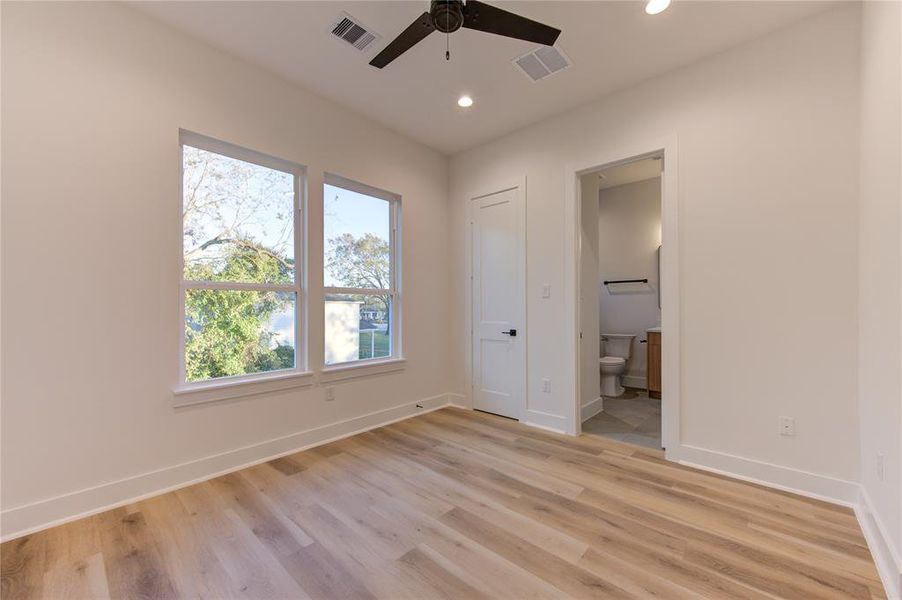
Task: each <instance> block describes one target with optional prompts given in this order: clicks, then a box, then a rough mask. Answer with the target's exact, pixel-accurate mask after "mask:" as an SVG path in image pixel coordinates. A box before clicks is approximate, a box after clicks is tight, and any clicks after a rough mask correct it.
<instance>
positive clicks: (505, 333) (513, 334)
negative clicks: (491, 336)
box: [501, 329, 517, 337]
mask: <svg viewBox="0 0 902 600" xmlns="http://www.w3.org/2000/svg"><path fill="white" fill-rule="evenodd" d="M501 333H503V334H504V335H509V336H511V337H517V330H516V329H511V330H510V331H502V332H501Z"/></svg>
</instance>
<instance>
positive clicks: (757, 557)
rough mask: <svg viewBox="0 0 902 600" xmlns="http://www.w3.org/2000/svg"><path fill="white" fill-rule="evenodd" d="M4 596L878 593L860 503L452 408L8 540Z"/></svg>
mask: <svg viewBox="0 0 902 600" xmlns="http://www.w3.org/2000/svg"><path fill="white" fill-rule="evenodd" d="M0 563H2V566H0V595H2V596H3V598H4V600H5V599H6V598H24V599H32V598H35V599H36V598H53V599H56V598H176V597H178V598H189V597H191V598H209V599H217V600H218V599H220V598H253V599H266V598H301V599H303V598H314V599H317V600H320V599H322V600H331V599H333V598H335V599H344V598H360V599H366V600H371V599H374V598H386V599H388V600H405V599H410V600H422V599H430V600H431V599H440V598H447V599H467V600H469V599H477V600H484V599H487V598H504V599H507V598H518V599H519V598H536V599H540V598H541V599H546V598H578V599H579V598H647V597H659V598H667V599H668V600H670V599H672V600H689V599H690V598H711V599H717V600H721V599H724V598H747V599H750V600H763V599H773V598H787V599H792V600H796V599H799V598H805V599H808V598H811V599H819V598H823V599H834V598H883V597H885V596H884V592H883V588H882V586H881V584H880V579H879V576H878V574H877V571H876V568H875V566H874V563H873V560H872V558H871V555H870V552H869V551H868V547H867V544H866V542H865V540H864V537H863V536H862V533H861V531H860V528H859V526H858V523H857V521H856V518H855V515H854V514H853V513H852V511H851V510H849V509H847V508H845V507H841V506H836V505H833V504H830V503H826V502H823V501H819V500H812V499H809V498H803V497H800V496H796V495H793V494H790V493H787V492H783V491H778V490H771V489H769V488H766V487H764V486H761V485H755V484H749V483H746V482H743V481H739V480H735V479H730V478H728V477H726V476H724V475H720V474H716V473H709V472H705V471H700V470H696V469H692V468H690V467H686V466H683V465H676V464H673V463H669V462H667V461H666V460H664V457H663V454H662V453H661V452H659V451H656V450H651V449H645V448H638V447H634V446H629V445H626V444H622V443H618V442H614V441H610V440H605V439H602V438H600V437H596V436H591V435H585V436H580V437H571V436H565V435H562V434H556V433H553V432H548V431H544V430H539V429H535V428H531V427H526V426H524V425H521V424H520V423H517V422H515V421H512V420H509V419H503V418H500V417H496V416H494V415H487V414H482V413H478V412H475V411H467V410H462V409H456V408H449V409H442V410H439V411H435V412H432V413H427V414H425V415H421V416H419V417H416V418H413V419H409V420H407V421H402V422H399V423H395V424H392V425H389V426H386V427H382V428H379V429H376V430H372V431H369V432H366V433H361V434H358V435H356V436H353V437H351V438H347V439H343V440H339V441H336V442H332V443H330V444H327V445H324V446H320V447H318V448H314V449H311V450H307V451H304V452H298V453H295V454H290V455H287V456H283V457H281V458H278V459H275V460H272V461H269V462H267V463H263V464H259V465H256V466H253V467H249V468H247V469H243V470H241V471H238V472H235V473H231V474H227V475H224V476H221V477H217V478H214V479H211V480H210V481H207V482H204V483H200V484H196V485H192V486H190V487H187V488H183V489H181V490H177V491H175V492H171V493H168V494H163V495H161V496H158V497H156V498H151V499H149V500H144V501H141V502H135V503H133V504H129V505H127V506H124V507H121V508H118V509H115V510H112V511H108V512H106V513H102V514H100V515H95V516H94V517H89V518H86V519H81V520H79V521H75V522H72V523H68V524H65V525H61V526H59V527H54V528H52V529H49V530H47V531H43V532H39V533H35V534H31V535H28V536H24V537H22V538H19V539H15V540H12V541H9V542H6V543H4V544H3V545H2V546H0Z"/></svg>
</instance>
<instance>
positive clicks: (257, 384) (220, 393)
mask: <svg viewBox="0 0 902 600" xmlns="http://www.w3.org/2000/svg"><path fill="white" fill-rule="evenodd" d="M312 385H313V373H312V372H310V371H305V372H291V373H280V374H273V375H263V376H260V377H256V378H253V379H242V380H239V381H219V382H211V383H201V384H195V385H188V386H180V387H177V388H175V389H174V390H173V391H172V396H173V406H174V407H175V408H182V407H185V406H194V405H196V404H207V403H209V402H220V401H222V400H231V399H234V398H243V397H245V396H255V395H257V394H267V393H271V392H281V391H283V390H290V389H293V388H299V387H309V386H312Z"/></svg>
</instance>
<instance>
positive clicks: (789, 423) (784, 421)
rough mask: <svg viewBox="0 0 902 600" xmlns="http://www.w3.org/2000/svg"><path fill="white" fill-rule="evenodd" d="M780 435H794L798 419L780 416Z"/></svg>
mask: <svg viewBox="0 0 902 600" xmlns="http://www.w3.org/2000/svg"><path fill="white" fill-rule="evenodd" d="M779 428H780V429H779V432H780V435H786V436H792V435H795V434H796V420H795V419H794V418H792V417H780V420H779Z"/></svg>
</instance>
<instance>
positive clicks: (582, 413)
mask: <svg viewBox="0 0 902 600" xmlns="http://www.w3.org/2000/svg"><path fill="white" fill-rule="evenodd" d="M602 410H604V397H602V396H599V397H598V398H596V399H595V400H591V401H590V402H587V403H586V404H583V405H582V406H581V407H580V409H579V420H580V423H582V422H583V421H585V420H586V419H591V418H592V417H594V416H595V415H597V414H598V413H600V412H601V411H602Z"/></svg>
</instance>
